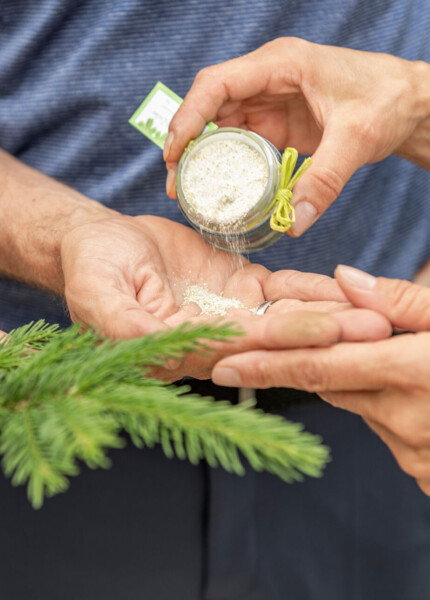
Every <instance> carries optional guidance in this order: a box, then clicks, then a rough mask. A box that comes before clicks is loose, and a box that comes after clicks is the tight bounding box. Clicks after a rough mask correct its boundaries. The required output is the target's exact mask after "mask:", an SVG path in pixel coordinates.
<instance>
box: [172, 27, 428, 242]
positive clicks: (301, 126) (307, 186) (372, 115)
mask: <svg viewBox="0 0 430 600" xmlns="http://www.w3.org/2000/svg"><path fill="white" fill-rule="evenodd" d="M429 71H430V68H429V66H428V65H425V63H420V62H417V63H413V62H409V61H406V60H403V59H400V58H396V57H393V56H389V55H387V54H378V53H370V52H361V51H357V50H350V49H346V48H338V47H333V46H322V45H319V44H313V43H311V42H307V41H305V40H301V39H297V38H279V39H276V40H274V41H272V42H269V43H268V44H265V45H264V46H262V47H261V48H259V49H258V50H256V51H254V52H251V53H250V54H247V55H245V56H242V57H239V58H236V59H233V60H230V61H228V62H225V63H222V64H218V65H214V66H211V67H208V68H206V69H203V70H202V71H200V73H198V75H197V77H196V78H195V81H194V83H193V85H192V87H191V89H190V91H189V92H188V94H187V95H186V97H185V100H184V102H183V104H182V106H181V107H180V108H179V110H178V112H177V113H176V115H175V116H174V118H173V119H172V122H171V124H170V134H169V136H168V138H167V140H166V145H165V150H164V156H165V159H166V161H167V167H168V169H169V173H168V178H167V183H166V187H167V193H168V194H169V195H170V196H171V197H174V196H175V185H174V171H175V168H176V163H177V161H178V160H179V158H180V156H181V154H182V152H183V151H184V148H185V146H186V145H187V143H188V142H189V140H190V139H193V138H195V137H197V136H198V135H199V134H200V133H201V131H202V129H203V128H204V126H205V124H206V123H207V122H208V121H211V120H214V121H215V122H216V123H217V124H218V125H219V126H234V127H240V128H244V129H250V130H252V131H255V132H256V133H259V134H261V135H263V136H264V137H266V138H267V139H269V140H270V141H271V142H272V143H273V144H274V145H275V146H276V147H277V148H285V147H286V146H293V147H295V148H297V150H298V151H299V152H300V153H302V154H313V157H312V162H313V164H312V166H311V168H310V169H309V170H308V171H307V172H306V173H305V174H304V175H303V177H302V178H301V179H300V181H298V182H297V184H296V186H295V188H294V198H293V204H294V205H295V206H296V223H295V224H294V226H293V227H292V229H291V230H290V233H291V234H292V235H295V236H298V235H301V234H302V233H303V232H304V231H306V229H308V228H309V227H310V226H311V225H312V224H313V223H314V222H315V221H316V220H317V219H318V217H319V216H320V215H321V214H322V213H323V212H324V211H325V210H326V209H327V208H328V207H329V206H330V204H332V202H333V201H334V200H335V199H336V198H337V196H338V195H339V193H340V192H341V190H342V188H343V186H344V185H345V183H346V182H347V181H348V179H349V178H350V177H351V175H352V174H353V173H354V172H355V171H356V170H357V169H358V168H359V167H361V166H362V165H364V164H366V163H371V162H375V161H379V160H381V159H383V158H385V157H386V156H388V155H389V154H391V153H394V152H396V153H399V154H405V150H407V148H409V147H413V145H414V144H413V134H414V132H415V130H416V129H417V128H418V126H419V124H420V123H421V122H423V121H424V119H426V116H427V114H428V107H427V108H426V104H427V103H426V102H425V101H423V100H422V98H423V94H422V93H421V90H422V89H423V90H424V88H425V86H428V82H429V80H430V77H429ZM426 82H427V83H426ZM424 95H425V94H424ZM409 150H410V148H409ZM411 154H412V155H413V152H412V153H411ZM411 160H414V158H413V157H411Z"/></svg>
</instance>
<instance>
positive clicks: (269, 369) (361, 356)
mask: <svg viewBox="0 0 430 600" xmlns="http://www.w3.org/2000/svg"><path fill="white" fill-rule="evenodd" d="M336 279H337V281H338V283H339V285H340V287H341V288H342V290H343V292H344V293H345V295H346V297H347V298H348V300H350V302H351V303H352V304H354V305H355V306H357V307H361V308H368V309H372V310H376V311H378V312H380V313H381V314H383V315H384V316H386V317H387V318H388V319H389V320H390V322H391V323H392V324H393V326H395V327H397V328H399V329H401V330H405V331H410V332H415V333H405V334H403V335H399V336H397V337H393V338H390V339H388V340H381V341H377V342H370V343H369V342H366V343H361V344H351V343H340V344H337V345H334V346H332V347H330V348H321V349H317V348H313V349H311V348H308V349H298V350H289V351H284V350H281V351H279V350H275V349H273V350H265V351H256V352H248V353H244V354H240V355H237V356H235V357H230V358H226V359H224V360H222V361H220V362H219V363H218V364H217V365H216V367H215V369H214V371H213V373H212V377H213V380H214V381H215V382H216V383H218V384H220V385H246V386H250V387H256V388H259V387H261V388H267V387H273V386H286V387H293V388H298V389H304V390H308V391H311V392H317V393H318V394H319V395H320V396H321V398H323V399H324V400H326V401H327V402H329V403H330V404H332V405H333V406H336V407H339V408H342V409H345V410H349V411H351V412H353V413H356V414H358V415H361V416H362V417H363V419H364V420H365V421H366V422H367V423H368V425H369V426H370V427H371V428H372V429H373V430H374V431H375V433H377V434H378V435H379V436H380V438H381V439H382V440H383V441H384V442H385V443H386V444H387V445H388V447H389V448H390V450H391V452H392V453H393V455H394V457H395V458H396V460H397V462H398V464H399V465H400V467H401V468H402V469H403V470H404V471H405V472H406V473H408V474H410V475H411V476H412V477H414V478H415V479H416V480H417V483H418V485H419V486H420V488H421V489H422V490H423V491H424V492H425V493H426V494H428V495H430V379H429V370H428V356H429V354H430V289H428V288H427V287H423V286H419V285H416V284H412V283H409V282H407V281H402V280H390V279H384V278H379V279H377V278H374V277H372V276H370V275H367V274H365V273H362V272H361V271H358V270H357V269H352V268H351V267H338V269H337V271H336Z"/></svg>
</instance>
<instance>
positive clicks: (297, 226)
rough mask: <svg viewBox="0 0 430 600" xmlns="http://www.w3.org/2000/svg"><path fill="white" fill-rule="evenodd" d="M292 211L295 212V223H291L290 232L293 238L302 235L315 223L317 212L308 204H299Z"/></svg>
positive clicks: (304, 202)
mask: <svg viewBox="0 0 430 600" xmlns="http://www.w3.org/2000/svg"><path fill="white" fill-rule="evenodd" d="M294 210H295V212H296V222H295V223H293V225H292V227H291V231H292V233H293V234H294V235H295V236H299V235H302V233H304V232H305V231H307V230H308V229H309V227H310V226H311V225H313V224H314V223H315V221H316V220H317V217H318V211H317V209H316V208H315V206H314V205H313V204H311V203H310V202H306V201H305V200H303V202H299V203H298V204H297V205H296V206H295V207H294Z"/></svg>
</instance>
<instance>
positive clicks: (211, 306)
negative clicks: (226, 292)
mask: <svg viewBox="0 0 430 600" xmlns="http://www.w3.org/2000/svg"><path fill="white" fill-rule="evenodd" d="M192 302H194V303H195V304H197V306H198V307H199V308H200V310H201V311H202V314H204V315H209V314H213V315H226V314H227V311H228V310H231V309H232V308H245V309H246V308H247V307H246V306H245V305H244V304H242V302H241V301H240V300H238V299H237V298H226V297H225V296H223V295H221V294H215V293H214V292H211V291H210V290H208V288H207V287H205V286H202V285H190V286H188V287H187V289H186V290H185V293H184V301H183V303H182V305H185V304H191V303H192Z"/></svg>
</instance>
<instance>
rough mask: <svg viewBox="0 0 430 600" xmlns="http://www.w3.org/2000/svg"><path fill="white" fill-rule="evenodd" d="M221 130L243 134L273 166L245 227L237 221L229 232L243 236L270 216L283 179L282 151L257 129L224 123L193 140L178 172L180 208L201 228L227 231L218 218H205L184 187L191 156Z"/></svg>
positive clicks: (218, 231)
mask: <svg viewBox="0 0 430 600" xmlns="http://www.w3.org/2000/svg"><path fill="white" fill-rule="evenodd" d="M220 134H227V135H229V137H234V135H235V134H238V135H240V136H241V138H242V140H241V141H242V142H243V143H246V144H248V145H249V146H250V147H252V148H254V149H256V150H258V152H259V153H260V155H262V156H263V157H264V158H265V160H266V163H267V166H268V169H269V174H268V179H267V184H266V188H265V190H264V192H263V194H262V195H261V197H260V198H259V200H258V201H257V202H256V203H255V204H254V206H253V207H252V208H251V209H250V210H249V211H248V212H247V213H246V214H245V215H244V216H243V217H242V218H241V220H240V223H241V225H242V226H241V228H240V229H235V228H234V225H235V223H233V224H231V225H232V230H231V232H230V231H229V232H228V236H239V235H240V234H241V233H243V232H244V231H250V230H251V229H254V227H258V226H259V224H260V223H261V222H262V221H263V220H264V219H265V218H270V213H271V210H270V209H271V208H272V207H273V200H274V196H275V194H276V191H277V189H278V187H279V183H280V158H281V155H280V153H279V151H278V150H277V149H276V148H275V146H274V145H273V144H272V143H271V142H269V140H267V139H266V138H264V137H263V136H261V135H259V134H258V133H255V132H254V131H248V130H246V129H240V128H238V127H220V128H218V129H214V130H211V131H208V132H207V133H204V134H202V135H201V136H200V137H198V138H196V139H195V140H193V141H191V142H190V143H189V145H188V146H187V148H186V149H185V150H184V152H183V154H182V156H181V158H180V160H179V164H178V170H177V173H176V190H177V196H178V204H179V207H180V209H181V210H182V212H183V213H184V215H185V217H186V218H187V220H188V221H189V222H190V223H191V225H193V226H195V227H197V228H199V229H200V230H206V231H208V232H211V233H217V234H219V235H221V236H222V235H225V232H224V229H225V226H223V225H222V224H217V223H216V222H211V221H208V220H203V218H202V215H201V214H200V213H198V212H197V211H196V210H195V209H194V208H193V207H192V206H191V205H190V203H189V202H188V201H187V199H186V197H185V194H184V192H183V189H182V173H183V171H184V169H185V168H186V163H187V160H189V158H191V157H192V155H193V154H194V153H195V152H197V151H198V150H199V149H200V148H201V144H202V143H203V144H204V145H207V140H208V138H212V137H213V136H216V135H218V136H219V135H220ZM231 134H233V136H231ZM250 141H251V143H250ZM199 147H200V148H199Z"/></svg>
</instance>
